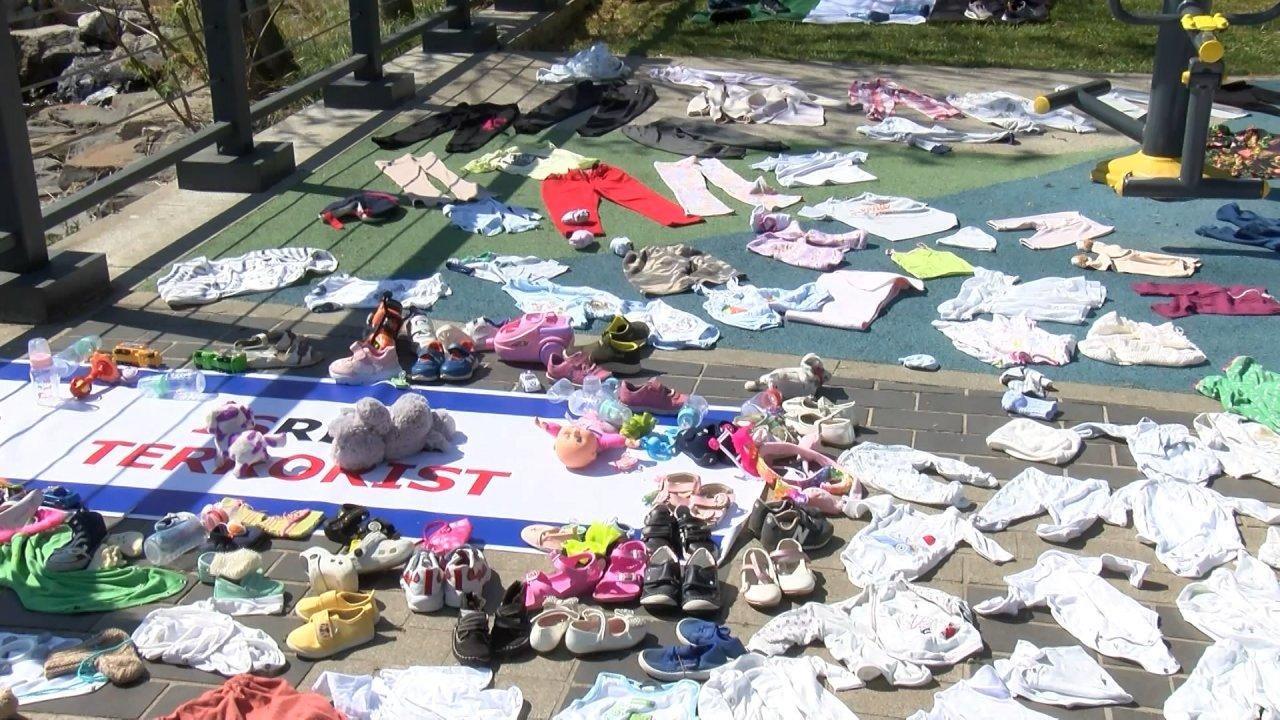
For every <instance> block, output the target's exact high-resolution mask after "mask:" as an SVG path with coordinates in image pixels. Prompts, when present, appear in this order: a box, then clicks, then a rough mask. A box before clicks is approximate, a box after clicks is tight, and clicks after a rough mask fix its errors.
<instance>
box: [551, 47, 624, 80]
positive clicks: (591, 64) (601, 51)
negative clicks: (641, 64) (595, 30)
mask: <svg viewBox="0 0 1280 720" xmlns="http://www.w3.org/2000/svg"><path fill="white" fill-rule="evenodd" d="M630 74H631V68H629V67H627V64H626V63H625V62H623V61H622V58H620V57H618V56H617V55H614V54H613V53H611V52H609V46H608V45H606V44H604V43H594V44H592V45H591V46H590V47H588V48H584V49H582V50H579V51H578V52H576V53H574V54H573V55H572V56H570V57H567V58H565V59H564V61H562V62H558V63H552V64H551V66H550V67H545V68H538V75H537V77H538V82H540V83H562V82H573V81H575V80H618V79H621V78H625V77H627V76H628V75H630Z"/></svg>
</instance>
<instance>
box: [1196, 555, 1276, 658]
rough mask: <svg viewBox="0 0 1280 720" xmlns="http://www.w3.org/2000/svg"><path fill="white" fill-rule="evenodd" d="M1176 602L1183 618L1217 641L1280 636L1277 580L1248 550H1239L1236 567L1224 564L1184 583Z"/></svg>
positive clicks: (1264, 640)
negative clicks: (1200, 578) (1199, 577)
mask: <svg viewBox="0 0 1280 720" xmlns="http://www.w3.org/2000/svg"><path fill="white" fill-rule="evenodd" d="M1177 605H1178V610H1179V611H1180V612H1181V613H1182V617H1183V619H1185V620H1186V621H1187V622H1189V623H1191V624H1192V625H1194V626H1196V629H1198V630H1199V631H1200V632H1202V633H1204V634H1205V635H1208V636H1209V637H1210V638H1212V639H1213V640H1215V641H1218V642H1221V641H1223V640H1237V641H1239V642H1243V643H1246V644H1250V645H1256V644H1259V643H1275V642H1276V638H1277V637H1280V582H1278V581H1277V580H1276V574H1275V573H1273V572H1271V569H1270V568H1268V567H1267V566H1265V565H1263V564H1262V563H1261V562H1260V561H1259V560H1258V559H1257V558H1254V557H1253V556H1251V555H1249V554H1248V553H1240V555H1239V557H1237V558H1236V566H1235V568H1229V567H1227V566H1225V565H1224V566H1222V567H1219V568H1215V569H1214V571H1213V572H1211V573H1209V577H1208V578H1206V579H1205V580H1201V581H1199V582H1193V583H1189V584H1187V586H1186V587H1184V588H1183V589H1182V592H1180V593H1178V599H1177Z"/></svg>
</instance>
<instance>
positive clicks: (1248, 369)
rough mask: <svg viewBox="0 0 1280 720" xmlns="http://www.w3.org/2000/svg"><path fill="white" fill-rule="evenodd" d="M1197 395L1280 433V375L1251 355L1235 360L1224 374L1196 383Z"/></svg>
mask: <svg viewBox="0 0 1280 720" xmlns="http://www.w3.org/2000/svg"><path fill="white" fill-rule="evenodd" d="M1196 392H1198V393H1200V394H1201V395H1204V396H1206V397H1211V398H1216V399H1217V400H1218V401H1219V402H1221V403H1222V409H1223V410H1226V411H1227V412H1233V413H1235V414H1237V415H1243V416H1244V417H1246V418H1248V419H1250V420H1253V421H1255V422H1260V423H1262V424H1263V425H1266V426H1267V427H1269V428H1271V429H1272V430H1275V431H1277V432H1280V375H1278V374H1276V373H1274V372H1271V371H1270V370H1267V369H1266V368H1264V367H1262V364H1261V363H1259V362H1258V361H1257V360H1254V359H1253V358H1251V357H1249V356H1248V355H1241V356H1239V357H1237V358H1235V359H1233V360H1232V361H1231V362H1230V363H1229V364H1228V365H1227V366H1226V367H1225V368H1223V369H1222V374H1221V375H1210V376H1209V377H1206V378H1204V379H1203V380H1201V381H1200V382H1198V383H1196Z"/></svg>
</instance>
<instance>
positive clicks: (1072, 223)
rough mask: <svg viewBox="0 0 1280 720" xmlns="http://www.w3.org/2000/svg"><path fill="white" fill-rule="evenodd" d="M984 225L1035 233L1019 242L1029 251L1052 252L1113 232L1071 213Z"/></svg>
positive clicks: (994, 221) (1036, 216) (1058, 213)
mask: <svg viewBox="0 0 1280 720" xmlns="http://www.w3.org/2000/svg"><path fill="white" fill-rule="evenodd" d="M987 224H988V225H990V226H991V228H992V229H993V230H1035V233H1034V234H1032V235H1031V236H1030V237H1024V238H1022V239H1020V240H1019V241H1018V242H1020V243H1022V245H1023V247H1028V248H1031V249H1032V250H1051V249H1053V248H1060V247H1066V246H1067V245H1075V244H1076V243H1077V242H1079V241H1081V240H1092V239H1094V238H1100V237H1102V236H1103V235H1106V234H1108V233H1110V232H1111V231H1112V230H1115V228H1114V227H1112V226H1110V225H1103V224H1102V223H1100V222H1094V221H1093V220H1090V219H1089V218H1087V217H1085V216H1084V215H1081V214H1080V213H1078V212H1074V211H1072V212H1056V213H1045V214H1043V215H1027V216H1026V217H1016V218H1004V219H1002V220H988V221H987Z"/></svg>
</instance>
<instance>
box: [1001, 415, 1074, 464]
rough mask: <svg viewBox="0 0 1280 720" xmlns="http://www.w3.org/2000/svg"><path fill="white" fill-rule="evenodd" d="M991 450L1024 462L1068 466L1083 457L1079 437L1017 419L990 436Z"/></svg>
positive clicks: (1068, 431) (1028, 420)
mask: <svg viewBox="0 0 1280 720" xmlns="http://www.w3.org/2000/svg"><path fill="white" fill-rule="evenodd" d="M987 447H989V448H991V449H992V450H1001V451H1003V452H1005V453H1008V454H1009V455H1011V456H1013V457H1016V458H1018V459H1020V460H1027V461H1029V462H1043V463H1049V464H1051V465H1066V464H1067V463H1069V462H1071V460H1072V459H1074V458H1075V456H1076V455H1079V454H1080V449H1081V448H1082V447H1084V438H1083V437H1081V436H1080V434H1079V433H1077V432H1075V431H1073V430H1068V429H1064V428H1060V427H1057V426H1054V425H1046V424H1044V423H1038V422H1036V421H1035V420H1031V419H1029V418H1014V419H1012V420H1010V421H1009V422H1007V423H1005V424H1004V425H1001V426H1000V427H998V428H996V429H995V430H994V431H993V432H992V433H991V434H990V435H988V436H987Z"/></svg>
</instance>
